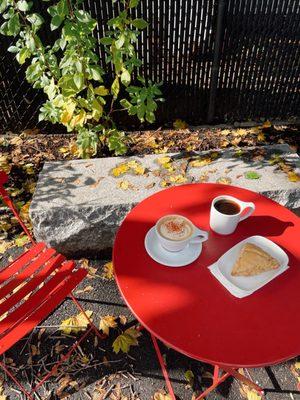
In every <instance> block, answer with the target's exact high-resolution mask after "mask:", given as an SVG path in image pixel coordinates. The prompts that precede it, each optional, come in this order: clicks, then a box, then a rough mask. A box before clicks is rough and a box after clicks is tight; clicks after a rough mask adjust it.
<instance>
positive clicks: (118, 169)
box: [111, 163, 129, 178]
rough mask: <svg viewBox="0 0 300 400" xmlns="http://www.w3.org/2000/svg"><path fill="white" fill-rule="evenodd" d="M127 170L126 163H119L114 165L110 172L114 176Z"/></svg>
mask: <svg viewBox="0 0 300 400" xmlns="http://www.w3.org/2000/svg"><path fill="white" fill-rule="evenodd" d="M128 170H129V166H128V165H127V164H126V163H123V164H120V165H118V166H116V167H115V168H113V169H112V171H111V173H112V175H113V176H114V177H116V178H117V177H118V176H120V175H123V174H125V173H126V172H128Z"/></svg>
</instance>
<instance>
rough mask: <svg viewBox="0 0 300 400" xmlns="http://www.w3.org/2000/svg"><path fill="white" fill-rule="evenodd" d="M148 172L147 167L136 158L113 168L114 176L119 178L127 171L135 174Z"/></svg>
mask: <svg viewBox="0 0 300 400" xmlns="http://www.w3.org/2000/svg"><path fill="white" fill-rule="evenodd" d="M145 172H146V168H145V167H143V165H142V164H141V163H140V162H139V161H136V160H131V161H127V162H122V163H120V164H118V165H116V166H115V167H114V168H112V170H111V174H112V176H113V177H115V178H118V177H119V176H121V175H124V174H126V173H131V174H133V175H144V174H145Z"/></svg>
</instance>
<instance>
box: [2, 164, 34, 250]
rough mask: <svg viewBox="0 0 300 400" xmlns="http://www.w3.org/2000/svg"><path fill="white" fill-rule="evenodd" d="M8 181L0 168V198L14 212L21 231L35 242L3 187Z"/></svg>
mask: <svg viewBox="0 0 300 400" xmlns="http://www.w3.org/2000/svg"><path fill="white" fill-rule="evenodd" d="M7 181H8V175H7V174H6V173H5V172H4V171H2V170H0V199H1V197H2V199H3V201H4V203H5V204H6V205H7V206H8V207H9V208H10V210H11V211H12V213H13V214H14V216H15V217H16V218H17V220H18V222H19V224H20V225H21V227H22V228H23V231H24V232H25V233H26V235H27V236H28V237H29V239H30V241H31V242H32V243H35V241H34V239H33V237H32V236H31V234H30V232H29V230H28V229H27V227H26V225H25V224H24V222H23V221H22V219H21V217H20V215H19V213H18V211H17V209H16V207H15V206H14V203H13V202H12V200H11V199H10V197H9V195H8V193H7V191H6V190H5V189H4V186H3V185H4V184H5V183H6V182H7Z"/></svg>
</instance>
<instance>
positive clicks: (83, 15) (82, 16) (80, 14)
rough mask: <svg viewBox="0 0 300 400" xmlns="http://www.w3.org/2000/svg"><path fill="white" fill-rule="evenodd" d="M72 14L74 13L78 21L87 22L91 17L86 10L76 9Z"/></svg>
mask: <svg viewBox="0 0 300 400" xmlns="http://www.w3.org/2000/svg"><path fill="white" fill-rule="evenodd" d="M74 14H75V16H76V18H77V19H78V21H80V22H83V23H87V22H90V21H92V17H91V16H90V14H89V13H88V12H86V11H83V10H77V11H75V13H74Z"/></svg>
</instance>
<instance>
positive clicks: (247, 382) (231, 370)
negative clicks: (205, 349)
mask: <svg viewBox="0 0 300 400" xmlns="http://www.w3.org/2000/svg"><path fill="white" fill-rule="evenodd" d="M221 368H222V369H223V370H224V371H226V372H228V373H229V374H230V375H232V376H233V377H234V378H236V379H237V380H239V381H241V382H243V383H244V384H245V385H248V386H250V387H251V388H252V389H254V390H256V391H257V392H259V393H261V394H262V395H263V394H264V390H263V389H262V388H261V387H260V386H258V385H257V384H256V383H254V382H252V381H251V380H250V379H248V378H246V376H245V375H242V374H240V373H239V372H238V371H236V370H235V369H234V368H230V367H221Z"/></svg>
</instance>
